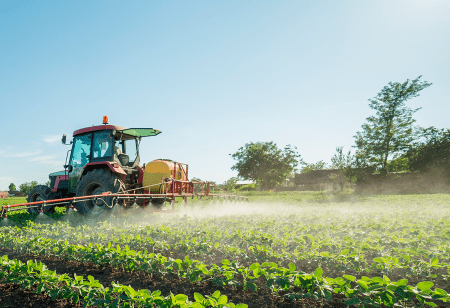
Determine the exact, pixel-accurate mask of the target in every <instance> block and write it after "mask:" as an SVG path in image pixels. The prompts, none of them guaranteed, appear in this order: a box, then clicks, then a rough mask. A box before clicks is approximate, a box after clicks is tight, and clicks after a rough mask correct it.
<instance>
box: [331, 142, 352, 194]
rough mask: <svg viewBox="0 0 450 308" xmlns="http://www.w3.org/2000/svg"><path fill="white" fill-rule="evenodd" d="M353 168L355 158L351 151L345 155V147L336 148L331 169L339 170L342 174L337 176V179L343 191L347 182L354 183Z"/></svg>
mask: <svg viewBox="0 0 450 308" xmlns="http://www.w3.org/2000/svg"><path fill="white" fill-rule="evenodd" d="M352 167H353V157H352V154H351V151H350V150H349V151H348V153H347V154H344V147H336V153H334V155H333V157H331V168H333V169H338V170H339V171H340V172H339V173H337V174H336V176H335V179H336V181H337V183H338V184H339V186H340V188H341V189H343V188H344V186H345V184H346V183H347V181H349V182H353V178H352V177H351V175H350V174H351V170H352Z"/></svg>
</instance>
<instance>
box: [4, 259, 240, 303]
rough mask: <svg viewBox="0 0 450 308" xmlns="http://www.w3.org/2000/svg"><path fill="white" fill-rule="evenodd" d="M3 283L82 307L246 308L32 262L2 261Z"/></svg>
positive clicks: (221, 297) (222, 297) (221, 298)
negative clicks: (103, 280) (100, 279)
mask: <svg viewBox="0 0 450 308" xmlns="http://www.w3.org/2000/svg"><path fill="white" fill-rule="evenodd" d="M0 262H1V263H0V281H2V282H4V283H5V282H11V283H18V284H20V285H21V286H22V287H25V288H33V287H36V293H41V292H46V293H48V294H50V295H51V296H52V298H53V299H56V298H61V299H64V298H69V299H71V300H72V301H73V302H75V303H77V302H79V301H80V300H81V301H82V302H83V307H87V306H91V305H96V306H100V307H155V305H157V306H158V307H167V308H169V307H177V308H188V307H191V308H202V307H218V308H220V307H229V308H247V305H245V304H237V305H235V304H233V303H229V302H228V298H227V297H226V296H225V295H220V291H216V292H214V294H212V295H211V296H206V298H205V297H204V296H202V295H201V294H198V293H195V295H194V299H195V302H191V301H189V299H188V296H186V295H184V294H178V295H173V294H171V295H170V296H167V297H163V296H161V292H160V291H154V292H150V291H149V290H146V289H142V290H137V291H136V290H134V289H133V288H132V287H130V286H124V285H121V284H118V283H114V282H113V283H112V284H111V285H112V287H111V288H109V287H107V288H105V287H103V286H102V285H101V284H100V283H99V282H98V280H95V279H94V277H92V276H88V279H87V280H85V279H84V278H83V277H82V276H77V275H74V278H71V277H69V276H68V275H67V274H62V275H59V274H57V273H56V272H55V271H51V270H49V269H47V267H46V266H45V264H43V263H40V262H39V263H37V262H34V261H32V260H29V261H27V263H26V264H25V263H22V262H21V261H18V260H9V259H8V256H6V255H5V256H3V257H1V259H0Z"/></svg>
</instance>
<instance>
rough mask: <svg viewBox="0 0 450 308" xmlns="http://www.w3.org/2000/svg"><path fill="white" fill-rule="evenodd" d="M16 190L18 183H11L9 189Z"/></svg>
mask: <svg viewBox="0 0 450 308" xmlns="http://www.w3.org/2000/svg"><path fill="white" fill-rule="evenodd" d="M14 190H16V185H15V184H14V183H11V184H9V191H14Z"/></svg>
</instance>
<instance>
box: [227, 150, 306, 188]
mask: <svg viewBox="0 0 450 308" xmlns="http://www.w3.org/2000/svg"><path fill="white" fill-rule="evenodd" d="M296 149H297V148H295V147H294V148H292V147H291V146H290V145H287V146H285V147H284V149H283V150H281V149H279V148H278V147H277V145H276V144H275V143H274V142H255V143H253V142H250V143H246V144H245V146H244V147H241V148H239V150H238V151H237V152H236V153H234V154H230V155H231V157H232V158H233V159H235V160H237V162H236V164H235V165H234V166H233V167H231V169H232V170H236V171H238V176H239V177H241V178H243V179H246V180H249V179H250V180H253V181H256V182H257V183H258V184H259V183H260V184H261V186H262V188H264V189H269V188H273V187H275V186H276V185H277V184H280V183H282V182H283V181H284V180H285V179H286V177H287V176H288V174H290V173H291V172H292V171H294V170H295V168H296V167H297V166H298V164H299V159H300V155H299V154H298V153H297V152H296V151H295V150H296Z"/></svg>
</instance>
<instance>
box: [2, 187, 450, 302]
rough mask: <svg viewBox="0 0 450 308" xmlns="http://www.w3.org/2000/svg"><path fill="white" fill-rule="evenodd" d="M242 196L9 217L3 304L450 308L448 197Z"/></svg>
mask: <svg viewBox="0 0 450 308" xmlns="http://www.w3.org/2000/svg"><path fill="white" fill-rule="evenodd" d="M244 194H246V195H247V196H248V197H249V200H250V202H248V203H246V202H245V203H242V202H222V201H220V202H217V201H212V202H211V201H196V202H192V203H189V204H188V207H187V208H186V209H183V208H181V211H180V212H179V213H178V214H150V213H146V212H145V211H142V210H141V209H132V210H127V211H124V210H117V211H114V213H113V214H112V215H111V216H109V217H107V218H104V219H98V220H95V221H94V220H86V219H84V218H83V217H81V216H79V215H78V214H77V213H75V212H73V211H71V212H69V213H65V210H61V211H59V212H58V213H57V214H53V215H52V216H51V217H48V216H43V215H42V214H40V215H38V216H31V215H28V214H27V213H26V212H25V211H20V212H16V213H14V214H11V215H10V216H8V219H3V220H2V221H1V222H0V226H1V227H0V256H3V257H2V260H1V271H0V294H2V296H1V299H0V306H3V307H18V306H20V305H22V306H25V305H28V304H30V305H31V304H32V303H33V302H34V303H40V304H41V306H42V305H44V306H48V307H81V306H82V305H85V306H95V305H97V306H99V307H104V306H107V307H133V306H134V307H159V306H161V307H239V308H241V307H246V306H248V307H255V308H256V307H394V306H395V307H430V306H433V307H436V306H439V307H448V306H450V305H448V303H447V301H448V300H450V297H449V295H448V294H447V292H450V276H449V275H450V245H449V239H450V220H449V218H450V195H448V194H422V195H379V196H357V195H354V194H351V193H346V194H337V195H333V194H327V193H323V192H278V193H277V192H247V193H244ZM23 201H24V199H20V198H11V199H7V200H0V204H2V203H1V202H3V204H5V202H6V203H9V204H11V203H19V202H23ZM22 288H25V289H24V290H22ZM33 292H34V293H33ZM7 295H9V296H7ZM17 301H20V302H17ZM24 301H26V302H24ZM8 305H9V306H8ZM36 307H38V306H36Z"/></svg>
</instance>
